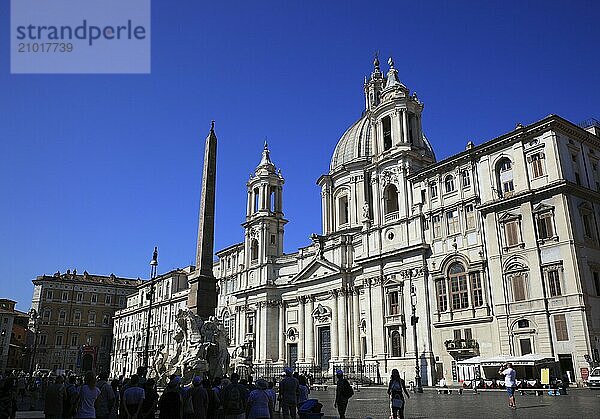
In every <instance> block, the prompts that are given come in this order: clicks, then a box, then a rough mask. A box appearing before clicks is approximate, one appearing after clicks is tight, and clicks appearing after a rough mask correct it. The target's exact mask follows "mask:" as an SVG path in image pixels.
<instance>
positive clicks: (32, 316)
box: [29, 308, 40, 376]
mask: <svg viewBox="0 0 600 419" xmlns="http://www.w3.org/2000/svg"><path fill="white" fill-rule="evenodd" d="M29 318H30V319H31V322H32V326H33V353H32V354H31V362H30V363H29V375H30V376H33V367H34V366H35V355H36V352H37V343H38V338H37V335H38V325H39V321H40V315H39V313H38V312H37V310H36V309H35V308H32V309H31V310H29Z"/></svg>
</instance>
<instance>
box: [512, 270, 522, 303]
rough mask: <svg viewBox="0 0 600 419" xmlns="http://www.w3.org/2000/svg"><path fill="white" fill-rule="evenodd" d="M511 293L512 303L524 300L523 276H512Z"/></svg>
mask: <svg viewBox="0 0 600 419" xmlns="http://www.w3.org/2000/svg"><path fill="white" fill-rule="evenodd" d="M511 282H512V291H513V300H514V301H524V300H525V278H524V277H523V275H520V274H519V275H514V276H513V277H512V280H511Z"/></svg>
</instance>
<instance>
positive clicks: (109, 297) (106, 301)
mask: <svg viewBox="0 0 600 419" xmlns="http://www.w3.org/2000/svg"><path fill="white" fill-rule="evenodd" d="M111 303H112V295H110V294H106V296H105V297H104V304H106V305H111Z"/></svg>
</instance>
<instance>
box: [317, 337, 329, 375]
mask: <svg viewBox="0 0 600 419" xmlns="http://www.w3.org/2000/svg"><path fill="white" fill-rule="evenodd" d="M330 359H331V333H330V331H329V327H321V328H320V329H319V365H320V366H321V369H322V370H323V371H327V370H329V360H330Z"/></svg>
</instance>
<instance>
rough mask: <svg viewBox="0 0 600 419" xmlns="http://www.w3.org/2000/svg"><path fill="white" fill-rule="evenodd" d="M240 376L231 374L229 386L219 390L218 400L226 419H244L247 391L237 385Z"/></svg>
mask: <svg viewBox="0 0 600 419" xmlns="http://www.w3.org/2000/svg"><path fill="white" fill-rule="evenodd" d="M239 380H240V376H239V375H238V374H237V373H235V372H234V373H233V374H231V384H229V385H228V386H227V387H225V388H224V389H223V390H221V394H220V399H221V403H222V404H223V412H224V413H225V418H226V419H245V418H246V404H247V403H248V390H247V389H246V387H245V386H243V385H241V384H240V383H239Z"/></svg>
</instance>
